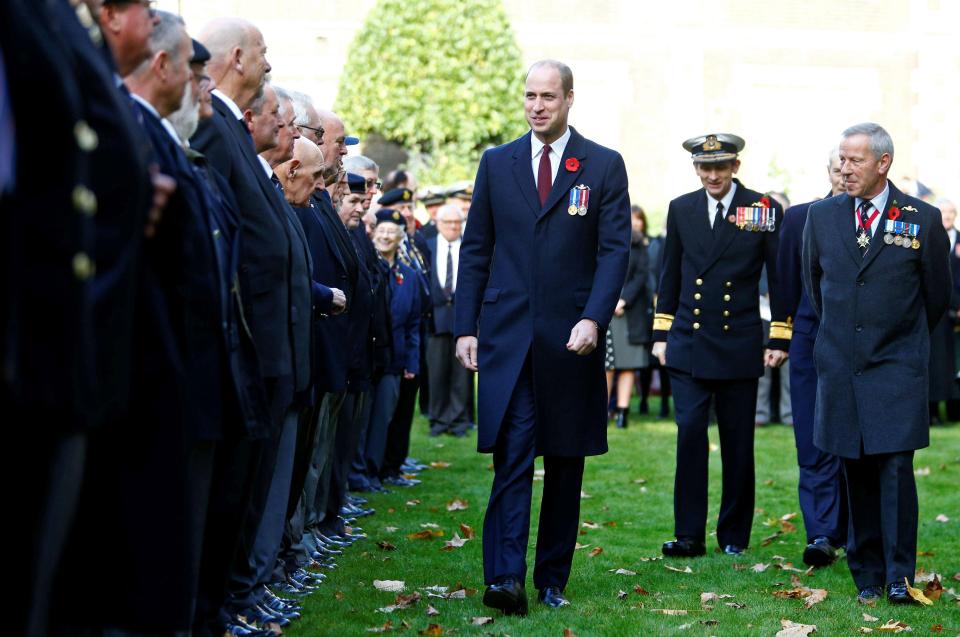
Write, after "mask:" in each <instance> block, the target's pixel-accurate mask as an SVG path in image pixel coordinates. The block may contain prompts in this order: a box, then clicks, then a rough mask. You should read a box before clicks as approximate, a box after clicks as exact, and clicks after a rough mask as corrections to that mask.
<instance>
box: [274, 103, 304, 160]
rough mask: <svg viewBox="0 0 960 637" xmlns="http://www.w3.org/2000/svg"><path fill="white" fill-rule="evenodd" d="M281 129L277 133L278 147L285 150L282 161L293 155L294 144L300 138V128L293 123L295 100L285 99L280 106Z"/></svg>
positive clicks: (281, 157)
mask: <svg viewBox="0 0 960 637" xmlns="http://www.w3.org/2000/svg"><path fill="white" fill-rule="evenodd" d="M279 117H280V130H279V131H278V133H277V148H278V149H279V150H281V151H282V152H283V154H282V155H281V156H280V161H287V160H288V159H290V158H291V157H293V144H294V142H295V141H296V140H298V139H300V130H299V129H298V128H297V127H296V126H294V125H293V119H294V116H293V102H291V101H290V100H283V104H282V105H281V106H280V114H279Z"/></svg>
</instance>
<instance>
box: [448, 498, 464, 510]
mask: <svg viewBox="0 0 960 637" xmlns="http://www.w3.org/2000/svg"><path fill="white" fill-rule="evenodd" d="M468 506H469V503H468V502H467V501H466V500H461V499H460V498H454V499H453V500H450V501H449V502H447V511H464V510H466V509H467V507H468Z"/></svg>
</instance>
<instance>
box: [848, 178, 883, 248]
mask: <svg viewBox="0 0 960 637" xmlns="http://www.w3.org/2000/svg"><path fill="white" fill-rule="evenodd" d="M889 198H890V182H889V181H886V182H884V184H883V191H882V192H881V193H880V194H879V195H877V196H876V197H874V198H873V199H871V200H870V203H872V204H873V208H872V209H871V210H870V212H869V213H868V214H867V217H868V218H869V217H870V215H872V214H873V212H874V210H879V211H880V214H878V215H877V216H876V217H874V218H873V223H871V224H870V234H871V235H872V234H873V233H874V232H876V230H877V224H879V223H880V217H881V216H883V211H884V210H886V207H887V199H889ZM863 201H864V200H863V199H861V198H860V197H856V198H854V200H853V210H854V213H855V214H854V215H853V227H854V228H859V227H860V222H859V221H858V219H859V216H858V214H857V212H856V211H858V210H860V204H862V203H863Z"/></svg>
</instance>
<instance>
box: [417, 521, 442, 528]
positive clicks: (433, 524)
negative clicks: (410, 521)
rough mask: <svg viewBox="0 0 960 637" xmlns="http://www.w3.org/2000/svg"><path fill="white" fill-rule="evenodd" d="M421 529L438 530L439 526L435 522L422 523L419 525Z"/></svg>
mask: <svg viewBox="0 0 960 637" xmlns="http://www.w3.org/2000/svg"><path fill="white" fill-rule="evenodd" d="M420 528H421V529H439V528H440V525H439V524H437V523H436V522H424V523H423V524H421V525H420Z"/></svg>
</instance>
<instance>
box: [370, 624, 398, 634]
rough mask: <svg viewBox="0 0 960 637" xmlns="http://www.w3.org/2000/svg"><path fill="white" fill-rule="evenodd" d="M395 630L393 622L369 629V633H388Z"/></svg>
mask: <svg viewBox="0 0 960 637" xmlns="http://www.w3.org/2000/svg"><path fill="white" fill-rule="evenodd" d="M391 630H393V622H387V623H385V624H384V625H383V626H374V627H373V628H368V629H367V632H368V633H388V632H390V631H391Z"/></svg>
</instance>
